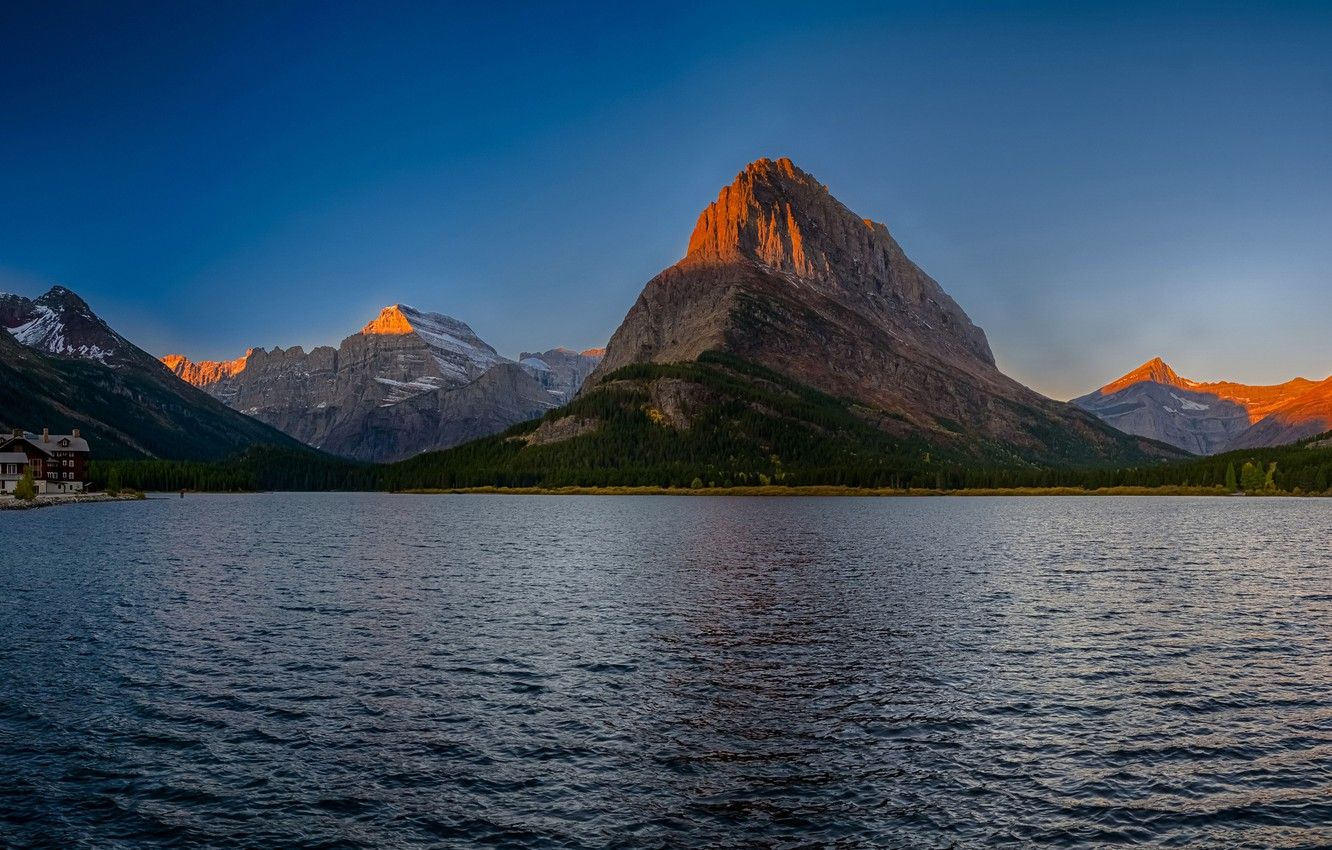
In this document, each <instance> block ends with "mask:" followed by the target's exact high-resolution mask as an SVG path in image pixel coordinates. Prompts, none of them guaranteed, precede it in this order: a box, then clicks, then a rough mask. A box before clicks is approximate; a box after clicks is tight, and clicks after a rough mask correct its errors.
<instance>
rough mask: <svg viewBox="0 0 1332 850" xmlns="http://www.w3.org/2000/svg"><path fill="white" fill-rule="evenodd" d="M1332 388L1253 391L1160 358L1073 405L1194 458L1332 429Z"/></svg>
mask: <svg viewBox="0 0 1332 850" xmlns="http://www.w3.org/2000/svg"><path fill="white" fill-rule="evenodd" d="M1330 388H1332V385H1330V384H1329V383H1328V382H1327V381H1324V382H1322V383H1321V384H1319V383H1315V382H1314V381H1310V380H1308V379H1306V378H1295V379H1294V380H1291V381H1287V382H1285V383H1283V384H1272V385H1267V386H1253V385H1248V384H1238V383H1234V382H1231V381H1215V382H1208V383H1203V382H1199V381H1192V380H1189V379H1188V378H1182V377H1180V376H1179V375H1178V374H1177V373H1176V372H1175V370H1174V369H1172V368H1170V366H1168V365H1167V364H1166V363H1165V361H1163V360H1162V359H1161V358H1159V357H1157V358H1153V359H1152V360H1149V361H1147V362H1146V363H1144V364H1142V365H1141V366H1139V367H1138V368H1137V369H1134V370H1133V371H1131V372H1129V373H1128V374H1126V375H1124V376H1123V377H1121V378H1118V379H1116V380H1114V381H1111V382H1110V383H1109V384H1106V385H1105V386H1104V387H1101V388H1100V389H1099V390H1095V391H1093V392H1090V393H1088V394H1087V395H1084V396H1081V397H1079V398H1075V399H1073V401H1072V403H1073V404H1075V405H1077V406H1078V407H1081V408H1082V409H1084V410H1086V411H1088V412H1090V413H1092V414H1094V415H1096V416H1098V417H1100V418H1101V419H1102V420H1104V421H1105V422H1106V423H1108V424H1110V425H1113V426H1114V427H1115V428H1118V429H1119V430H1121V431H1123V432H1125V433H1127V434H1135V435H1138V436H1142V437H1150V438H1151V439H1154V440H1160V441H1162V442H1165V443H1169V444H1170V445H1173V446H1178V447H1179V448H1182V449H1184V450H1185V451H1189V452H1192V453H1194V454H1200V455H1208V454H1216V453H1217V452H1223V451H1228V450H1230V449H1237V448H1252V447H1257V446H1275V445H1281V444H1282V443H1289V442H1294V441H1296V440H1299V439H1302V438H1304V437H1309V436H1313V435H1315V434H1319V433H1322V432H1323V431H1326V430H1328V429H1329V428H1332V389H1330Z"/></svg>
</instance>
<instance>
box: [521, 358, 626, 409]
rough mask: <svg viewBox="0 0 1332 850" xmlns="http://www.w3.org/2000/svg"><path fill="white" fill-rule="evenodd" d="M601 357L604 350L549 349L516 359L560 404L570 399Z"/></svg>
mask: <svg viewBox="0 0 1332 850" xmlns="http://www.w3.org/2000/svg"><path fill="white" fill-rule="evenodd" d="M605 354H606V350H605V349H604V348H589V349H587V350H586V351H572V350H570V349H568V348H552V349H551V350H549V351H543V352H539V353H535V354H534V353H530V352H527V351H524V352H523V353H522V354H520V355H519V356H518V363H519V364H520V365H521V366H522V367H523V368H524V369H525V370H527V372H528V374H530V375H531V376H532V377H533V378H536V380H537V382H538V383H540V384H541V386H543V387H545V388H546V391H547V392H549V393H550V394H551V396H552V397H553V398H555V399H556V400H557V401H559V402H560V403H564V402H566V401H568V400H569V399H571V398H573V396H574V394H575V393H577V392H578V390H579V388H580V387H582V386H583V382H584V381H586V380H587V378H588V376H589V375H591V374H592V372H593V370H594V369H596V368H597V364H599V363H600V362H601V358H602V357H604V356H605Z"/></svg>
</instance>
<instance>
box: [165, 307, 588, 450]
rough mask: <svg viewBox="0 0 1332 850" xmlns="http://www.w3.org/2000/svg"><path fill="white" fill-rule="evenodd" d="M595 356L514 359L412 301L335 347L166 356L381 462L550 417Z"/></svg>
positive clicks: (214, 387)
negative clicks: (220, 357) (218, 357)
mask: <svg viewBox="0 0 1332 850" xmlns="http://www.w3.org/2000/svg"><path fill="white" fill-rule="evenodd" d="M597 360H598V358H594V357H592V356H591V355H577V354H574V353H573V352H566V351H564V350H563V349H555V350H553V351H551V352H546V353H545V354H532V355H528V354H524V355H523V362H522V363H521V364H518V363H514V362H512V361H510V360H507V359H505V358H503V357H501V356H500V355H499V353H498V352H496V351H495V349H494V348H492V347H491V346H490V345H489V344H488V343H486V342H485V341H484V340H482V339H481V338H480V337H478V336H477V335H476V333H475V332H474V331H473V330H472V329H471V327H469V326H468V325H467V324H466V323H464V322H461V321H458V320H457V319H454V318H451V317H449V316H445V315H443V314H441V313H431V312H426V311H422V310H417V309H416V308H414V307H410V306H407V305H405V304H394V305H392V306H390V307H385V308H384V309H383V310H382V311H381V312H380V313H379V315H378V316H377V317H375V318H374V319H373V320H371V321H370V322H369V323H368V324H366V325H365V327H363V328H362V329H361V330H360V331H359V332H358V333H355V334H352V335H351V336H349V337H347V338H346V339H344V340H343V341H342V343H341V344H340V345H339V346H338V347H337V348H333V347H331V346H319V347H317V348H313V349H311V350H310V351H308V352H307V351H305V350H304V349H303V348H301V347H300V346H296V347H294V348H288V349H285V350H284V349H281V348H274V349H272V350H268V351H265V350H264V349H261V348H254V349H250V350H249V351H247V352H246V354H245V356H244V357H239V358H237V359H235V360H229V361H222V362H216V361H202V362H198V363H195V362H193V361H191V360H189V359H188V358H186V357H184V356H182V355H178V354H173V355H167V356H166V357H164V358H162V361H163V363H165V364H166V365H167V366H168V367H169V368H170V369H171V370H172V371H174V372H175V373H176V374H177V375H178V376H180V377H181V378H183V379H184V380H186V381H188V382H190V383H191V384H193V385H195V386H197V387H199V388H201V389H203V390H205V391H206V392H208V393H209V394H211V395H212V396H214V397H215V398H217V399H218V400H220V401H222V402H224V403H225V404H227V405H228V406H230V407H232V408H234V409H236V410H239V411H241V412H243V413H245V414H247V415H249V416H253V417H256V418H257V419H259V420H261V421H263V422H266V423H268V424H270V425H272V426H274V427H275V428H278V429H280V430H281V431H283V432H284V433H287V434H290V435H291V436H293V437H295V438H296V439H298V440H300V441H301V442H304V443H307V444H309V445H311V446H315V447H317V448H320V449H323V450H324V451H327V452H330V453H332V454H337V455H341V456H343V457H348V458H352V459H356V460H365V461H376V462H378V461H392V460H399V459H402V458H405V457H409V456H411V455H414V454H418V453H420V452H423V451H429V450H432V449H440V448H446V447H449V446H453V445H456V444H458V443H460V442H465V441H466V440H470V439H474V438H477V437H482V436H486V435H487V434H493V433H495V432H497V431H502V430H503V429H504V428H507V427H508V426H510V425H513V424H514V423H516V422H523V421H526V420H529V419H533V418H535V417H538V416H541V415H542V414H543V413H545V412H546V411H547V410H549V409H551V408H553V407H555V406H556V405H557V404H559V403H560V402H562V401H564V400H565V399H566V398H568V397H569V396H571V395H572V394H573V393H574V392H576V391H577V389H578V387H579V386H580V385H581V384H582V379H583V378H584V377H586V375H587V373H588V372H590V371H591V369H592V367H593V366H595V363H596V361H597Z"/></svg>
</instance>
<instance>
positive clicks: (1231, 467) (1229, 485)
mask: <svg viewBox="0 0 1332 850" xmlns="http://www.w3.org/2000/svg"><path fill="white" fill-rule="evenodd" d="M1238 489H1239V482H1238V481H1236V480H1235V461H1233V460H1232V461H1231V462H1230V463H1229V464H1227V465H1226V490H1227V491H1228V492H1231V493H1234V492H1235V491H1236V490H1238Z"/></svg>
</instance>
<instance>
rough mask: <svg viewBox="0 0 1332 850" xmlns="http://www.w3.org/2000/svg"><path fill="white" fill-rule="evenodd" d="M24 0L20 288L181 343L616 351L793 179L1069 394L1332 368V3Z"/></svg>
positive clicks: (0, 161)
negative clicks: (792, 174) (1145, 364)
mask: <svg viewBox="0 0 1332 850" xmlns="http://www.w3.org/2000/svg"><path fill="white" fill-rule="evenodd" d="M23 5H24V6H25V7H26V8H20V6H19V4H16V3H10V4H6V5H5V7H4V9H3V10H0V68H2V69H3V73H0V114H2V115H3V116H4V117H3V119H2V121H3V123H0V290H8V291H16V292H20V293H23V294H26V295H37V294H39V293H40V292H42V291H44V290H45V289H46V288H47V287H48V286H49V285H51V284H53V283H63V284H65V285H67V286H69V287H70V288H72V289H74V290H75V291H77V292H79V293H80V294H82V295H83V296H84V297H85V298H87V299H88V300H89V301H90V302H91V303H92V305H93V307H94V309H96V310H97V311H98V312H99V313H100V314H101V315H102V316H104V317H105V318H106V319H107V320H108V321H109V322H111V324H112V325H113V326H114V327H116V328H117V329H118V330H120V331H121V332H122V333H124V334H125V335H126V336H128V337H129V338H130V339H131V340H133V341H135V342H136V343H138V344H139V345H141V346H142V347H144V348H146V349H147V350H149V351H150V352H153V353H154V354H164V353H167V352H176V351H179V352H183V353H185V354H188V355H189V356H191V357H194V358H196V359H199V358H220V357H231V356H235V355H236V354H238V353H240V352H241V351H243V350H244V349H245V348H246V347H247V346H252V345H262V346H273V345H283V346H288V345H295V344H303V345H306V346H307V347H308V346H310V345H313V344H320V343H332V344H336V343H337V342H338V341H339V340H340V339H341V338H342V337H343V336H345V335H347V334H348V333H351V332H353V331H355V330H357V329H358V328H359V327H360V326H361V325H362V324H364V323H365V322H367V321H368V320H369V319H370V318H372V317H373V316H374V314H375V313H376V311H377V310H378V309H379V308H380V307H381V306H383V305H385V304H389V303H393V302H395V301H401V302H404V303H409V304H414V305H416V306H418V307H421V308H423V309H432V310H439V311H441V312H445V313H449V314H451V315H454V316H456V317H458V318H461V319H463V320H465V321H467V322H468V323H470V324H471V325H472V326H473V327H474V328H475V329H476V331H477V332H478V333H479V334H480V335H481V336H482V337H483V338H485V339H486V340H488V341H490V342H491V343H492V344H494V345H495V346H496V347H497V348H498V349H499V350H500V351H501V352H502V353H505V354H508V355H511V356H512V355H516V354H517V353H518V351H519V350H520V349H528V350H531V349H544V348H549V347H552V346H555V345H569V346H574V347H578V348H583V347H588V346H593V345H601V344H604V342H605V340H606V339H607V337H608V336H609V335H610V334H611V332H612V331H614V329H615V327H616V326H617V325H618V324H619V322H620V319H621V318H622V317H623V315H624V313H625V312H626V310H628V308H629V306H630V305H631V304H632V303H633V300H634V298H635V297H636V296H637V295H638V292H639V290H640V289H641V288H642V286H643V284H644V283H645V282H646V281H647V280H648V279H649V278H650V277H651V276H652V275H653V274H655V273H656V272H657V271H659V270H660V269H662V268H664V267H665V266H667V265H669V264H671V263H672V262H674V261H675V260H676V259H678V258H679V257H680V255H681V254H682V253H683V251H684V248H685V245H686V242H687V240H688V237H689V233H690V230H691V229H692V228H693V225H694V221H695V219H696V217H697V215H698V213H699V211H700V210H701V209H702V208H703V207H704V206H705V205H706V204H707V203H708V202H709V201H711V200H712V199H713V198H714V197H715V196H716V193H717V191H718V189H720V187H721V186H722V185H724V184H726V183H728V182H730V180H731V179H733V177H734V176H735V173H736V172H737V171H739V170H740V169H741V168H742V167H743V166H744V165H745V163H746V162H748V161H750V160H752V159H755V158H757V157H759V156H772V157H777V156H783V155H785V156H790V157H791V158H792V159H794V160H795V162H796V163H797V164H798V165H800V166H801V167H802V168H804V169H805V170H807V171H809V172H811V173H812V174H814V175H815V176H816V177H817V178H819V179H820V180H821V181H823V182H824V183H826V184H827V185H828V186H829V188H830V189H831V190H832V191H833V193H834V194H835V195H836V196H837V197H838V198H840V199H841V200H842V201H843V202H844V203H846V204H847V205H848V206H850V207H851V208H852V209H853V210H855V211H856V212H857V213H860V214H861V215H864V216H867V217H870V218H874V219H877V220H880V221H883V222H885V223H886V224H887V225H888V227H889V228H890V229H891V230H892V232H893V233H894V235H895V236H896V237H897V239H898V240H899V241H900V242H901V243H902V245H903V247H904V248H905V249H906V250H907V252H908V253H909V254H910V255H911V256H912V258H914V259H915V260H916V261H917V262H918V263H920V265H921V266H923V267H924V268H925V269H926V271H928V272H929V273H930V274H931V275H933V276H934V277H935V278H936V279H938V280H939V281H940V283H941V284H943V286H944V288H945V289H947V290H948V292H949V293H950V294H952V295H953V297H954V298H956V299H957V301H958V302H959V303H960V304H961V305H962V306H963V308H964V309H966V310H967V312H968V313H969V314H970V315H971V317H972V318H973V319H974V320H975V321H976V322H977V323H978V324H980V325H981V326H982V327H983V328H985V330H986V332H987V333H988V335H989V338H990V343H991V345H992V347H993V348H994V350H995V353H996V355H997V357H998V359H999V363H1000V366H1001V367H1003V368H1004V369H1005V370H1006V371H1008V372H1009V373H1010V374H1012V375H1013V376H1014V377H1016V378H1018V379H1019V380H1022V381H1024V382H1025V383H1028V384H1030V385H1031V386H1034V387H1035V388H1037V389H1039V390H1041V391H1043V392H1045V393H1047V394H1050V395H1052V396H1055V397H1057V398H1067V397H1069V396H1071V395H1075V394H1079V393H1081V392H1084V391H1086V390H1088V389H1091V388H1093V387H1095V386H1098V385H1100V384H1102V383H1105V382H1106V381H1107V380H1109V379H1111V378H1114V377H1116V376H1118V375H1119V374H1121V373H1123V372H1125V371H1127V370H1129V369H1130V368H1132V367H1133V366H1136V365H1137V364H1138V363H1140V362H1142V361H1144V360H1146V359H1148V358H1149V357H1152V356H1154V355H1158V354H1159V355H1161V356H1163V357H1165V358H1166V359H1167V360H1168V361H1169V362H1170V363H1171V364H1172V365H1174V366H1175V367H1176V368H1177V369H1178V370H1179V371H1180V372H1181V373H1183V374H1185V375H1188V376H1191V377H1195V378H1199V379H1217V378H1230V379H1235V380H1242V381H1248V382H1258V383H1261V382H1276V381H1280V380H1284V379H1286V378H1289V377H1292V376H1294V375H1296V374H1301V375H1305V376H1307V377H1310V378H1321V377H1323V376H1325V375H1327V374H1328V373H1329V372H1332V332H1329V330H1330V328H1329V325H1330V322H1332V319H1329V317H1332V227H1330V225H1332V4H1327V3H1322V4H1303V5H1301V4H1273V3H1261V4H1259V3H1252V4H1245V5H1222V4H1215V3H1212V4H1205V5H1179V4H1170V6H1169V11H1162V10H1159V9H1154V8H1153V6H1150V5H1143V6H1133V5H1130V4H1123V3H1117V4H1106V5H1099V4H1062V3H1060V4H1047V5H1038V4H1009V3H984V4H937V3H919V4H890V3H866V4H856V3H850V4H843V3H837V2H821V3H818V4H790V5H788V4H783V3H774V2H768V3H763V4H747V3H737V2H729V3H724V4H720V3H719V4H711V3H709V4H688V3H672V4H636V3H628V4H626V3H614V4H606V5H577V6H575V5H571V4H558V5H557V4H550V5H549V6H548V7H547V8H545V9H544V10H541V9H539V8H538V7H537V6H536V5H535V4H528V3H517V4H512V5H505V4H500V3H487V4H466V5H464V4H458V5H456V6H446V5H444V4H421V5H410V4H383V5H385V6H391V8H387V9H377V8H372V6H373V5H378V4H368V3H347V4H339V3H334V2H319V3H310V4H274V3H262V4H246V3H235V2H228V3H214V4H203V3H178V2H169V3H162V4H152V3H100V2H99V3H90V4H87V5H79V4H64V3H58V2H41V3H27V4H23ZM480 5H485V6H486V7H487V8H486V9H485V10H480V9H477V8H474V7H475V6H480ZM656 5H660V6H661V8H649V7H650V6H656ZM802 5H803V8H802ZM1066 5H1076V6H1077V8H1076V9H1073V10H1070V9H1068V8H1065V7H1066ZM1246 6H1247V7H1248V8H1246Z"/></svg>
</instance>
